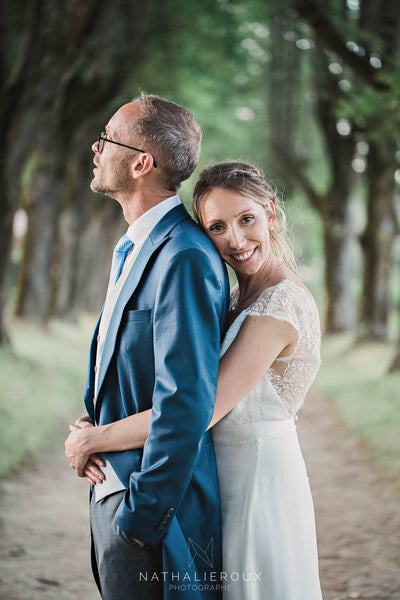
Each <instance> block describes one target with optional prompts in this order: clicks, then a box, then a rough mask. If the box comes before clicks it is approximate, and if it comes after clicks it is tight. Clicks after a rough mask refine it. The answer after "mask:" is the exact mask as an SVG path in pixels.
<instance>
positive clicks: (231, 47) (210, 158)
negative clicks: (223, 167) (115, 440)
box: [0, 0, 400, 477]
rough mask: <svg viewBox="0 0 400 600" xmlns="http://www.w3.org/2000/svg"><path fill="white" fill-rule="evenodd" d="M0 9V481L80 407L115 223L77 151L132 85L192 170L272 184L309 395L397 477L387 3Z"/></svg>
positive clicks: (75, 1) (19, 1)
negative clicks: (194, 154)
mask: <svg viewBox="0 0 400 600" xmlns="http://www.w3.org/2000/svg"><path fill="white" fill-rule="evenodd" d="M1 15H2V17H1V21H0V45H1V56H0V74H1V82H2V92H1V100H0V123H1V127H0V131H1V146H0V154H1V156H0V344H1V347H0V411H1V416H2V421H1V424H0V450H1V456H0V474H2V475H5V474H7V473H9V472H10V470H11V469H13V468H15V466H16V465H17V464H18V463H20V462H21V461H23V460H24V459H25V457H26V456H27V454H31V453H32V452H35V451H36V449H37V448H38V447H39V446H40V445H42V444H43V443H44V442H45V441H47V440H48V439H49V437H51V435H52V433H53V432H54V428H55V427H56V426H57V424H58V423H60V420H62V419H64V420H65V418H66V416H67V415H68V414H69V413H70V412H71V411H72V410H74V411H75V412H76V411H77V410H81V408H80V407H81V402H82V400H81V398H82V389H83V384H84V378H85V369H86V360H87V359H86V356H87V351H88V343H89V340H90V334H91V330H92V327H93V324H94V320H95V314H96V313H98V311H99V309H100V308H101V305H102V302H103V298H104V294H105V289H106V285H107V279H108V274H109V266H110V261H111V254H112V249H113V247H114V245H115V242H116V240H117V239H118V238H119V236H120V234H121V233H122V232H123V231H124V229H125V227H126V225H125V223H124V222H123V219H122V212H121V210H120V207H119V205H118V204H116V203H115V202H114V201H113V200H111V199H109V198H105V197H103V196H99V195H95V194H93V193H92V192H91V191H90V189H89V183H90V180H91V178H92V159H93V154H92V151H91V145H92V143H93V142H94V141H95V140H96V139H97V137H98V134H99V132H100V131H103V130H104V126H105V124H106V122H107V121H108V119H109V118H110V116H111V115H112V114H113V112H114V111H115V110H116V109H117V108H118V107H119V106H120V105H121V104H123V103H125V102H127V101H129V100H130V99H131V98H132V97H133V96H136V95H137V94H138V93H140V91H145V92H148V93H155V94H159V95H161V96H163V97H165V98H167V99H169V100H172V101H174V102H177V103H181V104H183V105H184V106H186V107H187V108H189V109H190V110H191V111H192V112H193V113H194V115H195V116H196V118H197V120H198V122H199V123H200V124H201V126H202V128H203V132H204V137H203V145H202V155H201V160H200V164H199V169H201V167H203V166H204V165H206V164H208V163H210V162H215V161H221V160H228V159H241V160H245V161H249V162H252V163H255V164H256V165H258V166H259V167H261V168H262V169H263V171H264V173H265V175H266V176H267V178H269V179H270V180H271V181H272V182H273V183H274V184H275V185H276V187H277V188H278V190H279V192H280V194H281V195H282V197H283V198H284V200H285V204H286V210H287V214H288V218H289V223H290V226H291V231H292V233H291V235H292V239H293V243H294V247H295V252H296V256H297V259H298V263H299V267H300V271H301V274H302V276H303V278H304V281H305V282H306V283H307V285H308V286H309V287H310V289H311V290H312V292H313V293H314V295H315V297H316V299H317V302H318V306H319V309H320V315H321V321H322V324H323V331H324V341H323V358H324V360H323V366H322V369H321V372H320V375H319V378H318V381H317V384H316V385H317V387H318V389H319V390H321V391H322V392H323V393H324V394H326V395H327V397H328V398H329V399H330V401H332V402H333V403H335V404H336V406H337V407H338V410H339V412H340V414H341V418H342V419H343V422H344V423H345V427H346V428H347V430H348V432H349V433H350V434H351V435H354V436H358V437H362V438H363V439H364V440H366V441H367V446H368V449H369V451H370V453H371V455H372V456H373V458H374V459H375V460H377V461H378V463H379V464H380V465H383V467H384V468H385V469H387V470H388V471H390V473H391V474H392V475H393V474H394V475H395V476H396V477H398V476H400V466H399V464H398V452H399V451H400V441H399V440H400V436H399V435H398V433H399V426H400V416H399V413H400V411H399V400H400V397H399V389H400V387H399V385H400V371H399V369H400V268H399V267H400V235H399V234H400V202H399V197H400V135H399V134H400V4H399V2H398V0H347V1H346V0H324V1H322V0H268V1H267V0H198V1H197V2H190V1H188V0H164V1H160V0H146V2H142V1H139V0H113V1H112V2H110V1H104V0H65V1H63V2H57V1H55V0H13V2H12V3H11V2H8V1H5V0H1ZM197 173H198V171H196V173H195V174H194V176H193V177H192V178H191V179H190V181H189V182H185V184H184V186H183V187H182V189H181V192H180V195H181V198H182V200H183V201H184V202H185V204H186V205H187V206H190V201H191V192H192V189H193V185H194V182H195V180H196V175H197Z"/></svg>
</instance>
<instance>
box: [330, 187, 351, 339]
mask: <svg viewBox="0 0 400 600" xmlns="http://www.w3.org/2000/svg"><path fill="white" fill-rule="evenodd" d="M338 197H339V196H336V199H337V198H338ZM332 204H334V203H332ZM338 204H339V203H336V207H337V208H338V207H339V206H338ZM323 227H324V249H325V288H326V306H325V331H326V332H327V333H338V332H341V331H351V330H353V329H354V326H355V320H356V310H355V302H354V297H353V294H352V289H351V280H352V267H351V261H350V260H349V257H350V245H351V231H350V226H349V218H348V209H347V205H346V204H345V203H344V204H343V205H342V206H341V207H340V210H339V211H337V214H330V215H329V217H325V218H324V217H323Z"/></svg>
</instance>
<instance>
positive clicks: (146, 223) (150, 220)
mask: <svg viewBox="0 0 400 600" xmlns="http://www.w3.org/2000/svg"><path fill="white" fill-rule="evenodd" d="M180 203H181V202H180V200H179V197H178V196H177V195H175V196H170V197H169V198H167V199H166V200H163V201H162V202H160V203H159V204H156V205H155V206H153V207H152V208H150V209H149V210H148V211H146V212H145V213H144V214H143V215H142V216H141V217H139V219H137V220H136V221H135V222H134V223H132V225H130V226H129V228H128V231H127V232H126V235H127V236H128V237H129V238H130V239H131V240H132V242H133V243H134V244H135V245H134V247H133V250H132V252H131V253H130V254H129V255H128V256H127V258H126V260H125V263H124V267H123V270H122V273H121V275H120V277H119V279H118V281H117V283H116V284H115V285H114V286H113V287H111V288H110V289H109V290H108V293H107V296H106V300H105V303H104V308H103V314H102V316H101V321H100V326H99V333H98V336H97V354H96V366H95V386H94V389H95V394H94V397H95V398H97V391H98V389H97V386H98V374H99V365H100V361H101V357H102V354H103V349H104V342H105V339H106V336H107V331H108V326H109V324H110V320H111V317H112V313H113V310H114V307H115V303H116V301H117V299H118V296H119V294H120V292H121V290H122V288H123V285H124V283H125V281H126V279H127V277H128V274H129V272H130V270H131V269H132V267H133V265H134V263H135V260H136V257H137V255H138V254H139V252H140V249H141V247H142V246H143V244H144V242H145V241H146V239H147V237H148V236H149V234H150V233H151V231H152V230H153V229H154V227H155V226H156V225H157V223H158V222H159V221H161V219H162V218H163V217H164V216H165V215H166V214H167V213H168V212H169V211H170V210H171V209H172V208H174V207H175V206H178V204H180ZM99 456H100V458H102V460H104V462H105V463H106V466H105V467H102V468H101V470H102V471H103V473H104V475H105V476H106V479H105V481H103V483H101V484H99V483H97V484H96V486H95V498H96V502H98V501H99V500H101V499H102V498H104V497H106V496H109V495H110V494H113V493H114V492H118V491H120V490H123V489H125V486H124V485H123V483H122V482H121V481H120V480H119V479H118V476H117V474H116V473H115V471H114V469H113V468H112V466H111V463H110V461H109V460H108V458H107V456H106V455H105V454H103V453H101V454H99Z"/></svg>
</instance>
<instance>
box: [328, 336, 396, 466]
mask: <svg viewBox="0 0 400 600" xmlns="http://www.w3.org/2000/svg"><path fill="white" fill-rule="evenodd" d="M394 352H395V347H394V345H393V344H383V343H362V344H357V345H356V344H354V341H353V338H351V337H349V336H348V335H335V336H327V337H326V338H325V339H324V341H323V344H322V366H321V369H320V372H319V374H318V378H317V381H316V388H319V389H320V390H321V391H323V392H324V393H325V394H326V395H327V397H328V398H329V399H330V400H332V401H333V402H334V403H335V404H336V405H337V407H338V409H339V412H340V414H341V416H342V418H343V421H344V423H345V425H346V427H347V430H348V432H349V433H350V434H351V435H355V436H357V437H359V438H362V439H363V440H365V441H366V442H367V445H368V447H369V449H370V451H371V455H372V457H373V458H374V459H375V460H376V461H377V462H378V463H379V464H380V465H382V467H384V468H385V469H387V470H388V471H389V472H391V473H393V474H395V475H396V476H398V477H400V461H399V456H400V435H399V433H400V410H399V409H400V372H399V371H397V372H395V373H388V368H389V365H390V363H391V361H392V359H393V357H394Z"/></svg>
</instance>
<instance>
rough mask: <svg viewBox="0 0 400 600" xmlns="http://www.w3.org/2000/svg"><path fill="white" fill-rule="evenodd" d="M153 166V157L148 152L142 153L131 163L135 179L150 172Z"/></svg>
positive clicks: (131, 170)
mask: <svg viewBox="0 0 400 600" xmlns="http://www.w3.org/2000/svg"><path fill="white" fill-rule="evenodd" d="M152 168H153V157H152V156H151V154H149V153H148V152H144V153H141V154H140V155H139V156H137V157H136V158H135V159H134V160H133V161H132V163H131V167H130V172H131V175H132V177H133V179H138V178H139V177H143V175H147V173H150V171H151V169H152Z"/></svg>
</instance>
